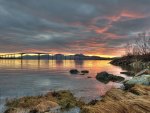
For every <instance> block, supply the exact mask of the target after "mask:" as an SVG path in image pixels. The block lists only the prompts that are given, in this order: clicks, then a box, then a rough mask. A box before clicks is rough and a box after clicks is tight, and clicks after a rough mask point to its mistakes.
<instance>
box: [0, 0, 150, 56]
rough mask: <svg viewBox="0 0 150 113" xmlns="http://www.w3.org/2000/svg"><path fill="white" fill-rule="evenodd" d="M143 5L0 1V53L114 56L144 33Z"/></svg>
mask: <svg viewBox="0 0 150 113" xmlns="http://www.w3.org/2000/svg"><path fill="white" fill-rule="evenodd" d="M149 6H150V1H149V0H132V1H131V0H0V52H20V51H26V50H37V51H38V50H40V51H49V52H52V51H54V52H61V53H78V52H80V53H86V54H99V55H100V54H104V55H114V56H115V55H120V53H119V52H120V51H121V52H122V51H123V45H125V43H127V42H128V41H129V40H132V39H131V38H133V37H132V35H133V34H136V33H137V32H142V31H149V29H150V27H149V26H150V13H149V11H150V7H149ZM116 48H118V53H117V52H116Z"/></svg>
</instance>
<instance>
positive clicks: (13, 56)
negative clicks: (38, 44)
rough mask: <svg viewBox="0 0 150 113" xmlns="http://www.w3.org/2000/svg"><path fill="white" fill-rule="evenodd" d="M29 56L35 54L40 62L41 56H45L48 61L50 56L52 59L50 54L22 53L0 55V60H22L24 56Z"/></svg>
mask: <svg viewBox="0 0 150 113" xmlns="http://www.w3.org/2000/svg"><path fill="white" fill-rule="evenodd" d="M31 54H35V55H36V56H37V59H38V60H40V59H41V55H47V56H48V59H50V55H51V56H52V58H53V56H54V55H53V54H51V53H40V52H27V53H25V52H23V53H9V54H8V53H6V54H1V55H0V59H23V56H24V55H31Z"/></svg>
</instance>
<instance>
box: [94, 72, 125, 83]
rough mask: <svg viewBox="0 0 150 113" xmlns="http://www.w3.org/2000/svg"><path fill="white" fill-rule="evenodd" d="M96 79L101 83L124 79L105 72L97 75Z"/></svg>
mask: <svg viewBox="0 0 150 113" xmlns="http://www.w3.org/2000/svg"><path fill="white" fill-rule="evenodd" d="M96 79H97V80H99V81H100V82H103V83H108V82H109V81H113V82H116V81H123V80H124V78H123V77H121V76H115V75H112V74H108V73H107V72H101V73H97V76H96Z"/></svg>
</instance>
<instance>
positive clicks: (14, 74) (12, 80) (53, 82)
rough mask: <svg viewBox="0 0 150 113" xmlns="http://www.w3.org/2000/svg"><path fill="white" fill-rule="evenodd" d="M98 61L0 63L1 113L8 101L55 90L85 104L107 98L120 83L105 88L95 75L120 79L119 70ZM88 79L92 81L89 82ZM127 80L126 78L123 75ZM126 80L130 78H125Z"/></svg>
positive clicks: (19, 61) (5, 61)
mask: <svg viewBox="0 0 150 113" xmlns="http://www.w3.org/2000/svg"><path fill="white" fill-rule="evenodd" d="M109 62H110V61H99V60H86V61H74V60H62V61H56V60H53V61H52V60H50V61H48V60H41V61H37V60H22V61H21V60H0V112H2V109H3V106H4V103H5V100H6V99H10V98H19V97H22V96H30V95H39V94H44V93H46V92H48V91H54V90H71V91H72V92H73V93H74V95H75V96H76V97H78V98H82V99H83V100H85V101H90V100H91V99H95V98H97V97H99V96H100V95H104V94H105V93H106V92H107V91H108V90H110V89H111V88H112V87H118V86H119V84H118V83H113V82H109V83H108V84H103V83H101V82H99V81H97V80H96V79H95V76H96V73H98V72H101V71H107V72H109V73H112V74H115V75H120V72H121V71H123V70H122V69H121V68H120V67H116V66H113V65H111V64H109ZM74 68H75V69H78V70H83V69H87V70H89V71H90V73H89V74H88V75H71V74H70V73H69V70H70V69H74ZM87 76H90V77H93V78H90V79H89V78H88V77H87ZM121 76H123V77H126V76H125V75H121ZM126 78H127V77H126Z"/></svg>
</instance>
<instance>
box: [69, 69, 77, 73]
mask: <svg viewBox="0 0 150 113" xmlns="http://www.w3.org/2000/svg"><path fill="white" fill-rule="evenodd" d="M70 73H71V74H78V73H79V71H78V70H77V69H72V70H70Z"/></svg>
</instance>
